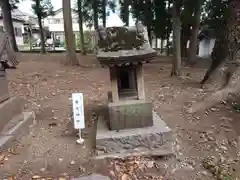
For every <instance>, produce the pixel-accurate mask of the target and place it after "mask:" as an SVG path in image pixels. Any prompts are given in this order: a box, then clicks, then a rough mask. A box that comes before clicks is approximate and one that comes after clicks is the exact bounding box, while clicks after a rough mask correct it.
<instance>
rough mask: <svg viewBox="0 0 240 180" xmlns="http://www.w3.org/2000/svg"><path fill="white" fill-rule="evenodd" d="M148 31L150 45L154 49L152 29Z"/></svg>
mask: <svg viewBox="0 0 240 180" xmlns="http://www.w3.org/2000/svg"><path fill="white" fill-rule="evenodd" d="M147 31H148V39H149V43H150V46H151V47H152V32H151V29H150V27H147Z"/></svg>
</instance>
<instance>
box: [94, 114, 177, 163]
mask: <svg viewBox="0 0 240 180" xmlns="http://www.w3.org/2000/svg"><path fill="white" fill-rule="evenodd" d="M152 114H153V126H151V127H146V128H137V129H125V130H119V131H110V130H108V128H107V125H106V121H105V118H104V117H102V118H101V116H100V117H99V120H98V125H97V137H96V139H97V140H96V151H97V157H96V158H97V159H104V158H124V157H128V156H141V155H143V156H151V155H158V156H172V155H174V152H173V142H174V139H175V138H174V135H173V133H172V130H171V129H170V128H169V127H168V126H167V125H166V123H165V122H164V121H163V120H162V119H161V118H160V117H159V116H158V114H157V113H156V112H152Z"/></svg>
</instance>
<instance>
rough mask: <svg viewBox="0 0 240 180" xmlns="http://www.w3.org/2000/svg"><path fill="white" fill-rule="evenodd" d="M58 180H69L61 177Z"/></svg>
mask: <svg viewBox="0 0 240 180" xmlns="http://www.w3.org/2000/svg"><path fill="white" fill-rule="evenodd" d="M58 180H67V179H66V178H64V177H60V178H59V179H58Z"/></svg>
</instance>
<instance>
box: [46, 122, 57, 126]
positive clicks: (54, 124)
mask: <svg viewBox="0 0 240 180" xmlns="http://www.w3.org/2000/svg"><path fill="white" fill-rule="evenodd" d="M48 125H49V126H50V127H53V126H57V123H55V122H54V123H50V124H48Z"/></svg>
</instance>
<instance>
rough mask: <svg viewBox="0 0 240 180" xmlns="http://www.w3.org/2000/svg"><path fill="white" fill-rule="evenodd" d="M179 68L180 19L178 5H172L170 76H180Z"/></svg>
mask: <svg viewBox="0 0 240 180" xmlns="http://www.w3.org/2000/svg"><path fill="white" fill-rule="evenodd" d="M180 68H181V20H180V5H178V4H174V7H173V62H172V72H171V76H180Z"/></svg>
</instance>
